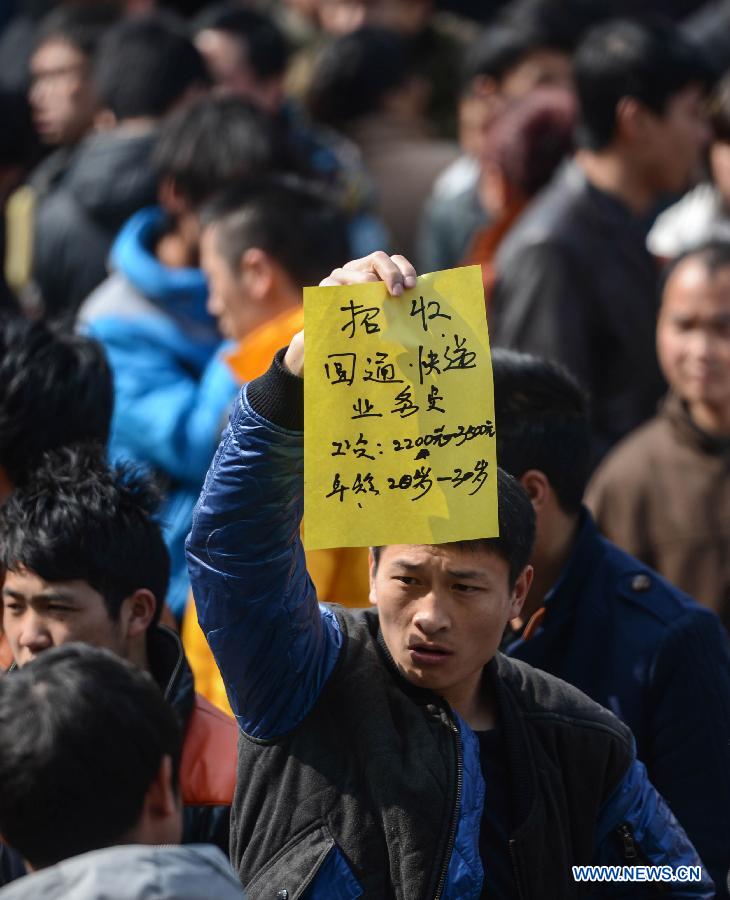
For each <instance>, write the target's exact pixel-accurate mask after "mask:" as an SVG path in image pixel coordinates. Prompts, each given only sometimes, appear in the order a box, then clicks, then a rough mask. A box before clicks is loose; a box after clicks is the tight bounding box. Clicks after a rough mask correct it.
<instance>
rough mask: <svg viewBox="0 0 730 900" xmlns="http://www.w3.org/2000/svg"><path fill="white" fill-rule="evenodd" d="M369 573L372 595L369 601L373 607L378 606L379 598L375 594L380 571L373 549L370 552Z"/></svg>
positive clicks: (370, 594)
mask: <svg viewBox="0 0 730 900" xmlns="http://www.w3.org/2000/svg"><path fill="white" fill-rule="evenodd" d="M368 571H369V573H370V593H369V594H368V599H369V600H370V602H371V603H372V605H373V606H377V605H378V598H377V596H376V594H375V575H376V573H377V571H378V565H377V563H376V562H375V554H374V553H373V550H372V547H371V548H370V549H369V550H368Z"/></svg>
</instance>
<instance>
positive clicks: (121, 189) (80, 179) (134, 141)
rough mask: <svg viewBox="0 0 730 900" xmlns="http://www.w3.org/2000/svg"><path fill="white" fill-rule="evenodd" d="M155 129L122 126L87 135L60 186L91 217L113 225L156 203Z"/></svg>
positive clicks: (118, 224) (116, 225) (117, 225)
mask: <svg viewBox="0 0 730 900" xmlns="http://www.w3.org/2000/svg"><path fill="white" fill-rule="evenodd" d="M156 137H157V132H156V130H154V129H150V130H148V131H143V132H139V131H134V132H126V131H125V130H124V129H123V128H122V129H115V130H113V131H106V132H99V133H95V134H92V135H90V136H89V137H87V138H86V139H85V140H84V141H83V142H82V143H81V144H80V145H79V147H78V150H77V151H76V154H75V155H74V158H73V160H72V162H71V164H70V166H69V168H68V171H67V172H66V174H65V177H64V178H63V187H64V188H65V190H67V191H69V193H71V194H72V195H73V197H74V199H75V200H76V202H77V203H78V204H79V205H80V206H81V207H82V208H83V209H84V210H86V212H87V213H88V214H89V215H90V216H91V217H92V218H94V219H96V220H97V221H99V222H102V223H104V224H107V225H110V226H112V227H114V228H117V227H119V226H120V225H121V224H122V223H123V222H124V221H125V220H126V219H128V218H129V216H131V215H132V213H133V212H135V211H136V210H138V209H140V208H141V207H143V206H149V205H150V204H151V203H155V202H156V199H157V174H156V172H155V170H154V168H153V166H152V163H151V156H152V148H153V146H154V143H155V140H156Z"/></svg>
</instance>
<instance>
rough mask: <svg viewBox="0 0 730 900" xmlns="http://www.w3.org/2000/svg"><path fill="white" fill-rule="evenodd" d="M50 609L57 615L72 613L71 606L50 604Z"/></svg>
mask: <svg viewBox="0 0 730 900" xmlns="http://www.w3.org/2000/svg"><path fill="white" fill-rule="evenodd" d="M48 609H49V611H50V612H55V613H63V612H70V611H71V607H70V606H64V605H63V604H62V603H49V604H48Z"/></svg>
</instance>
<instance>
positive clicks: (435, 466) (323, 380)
mask: <svg viewBox="0 0 730 900" xmlns="http://www.w3.org/2000/svg"><path fill="white" fill-rule="evenodd" d="M304 315H305V335H306V347H307V351H306V352H307V362H306V377H305V380H304V401H305V432H304V434H305V529H304V534H305V540H306V544H307V547H309V548H322V547H348V546H367V545H373V544H391V543H443V542H446V541H455V540H469V539H474V538H480V537H490V536H493V535H496V534H497V533H498V526H497V497H496V465H497V464H496V455H495V432H494V424H493V422H494V400H493V387H492V369H491V359H490V355H489V341H488V336H487V323H486V317H485V313H484V296H483V292H482V281H481V272H480V270H479V267H477V266H471V267H468V268H463V269H451V270H447V271H444V272H435V273H433V274H431V275H425V276H422V277H421V278H419V279H418V283H417V284H416V287H415V288H414V289H413V290H410V291H406V292H405V294H404V295H403V296H401V297H390V296H389V295H388V294H387V291H386V289H385V287H384V286H383V285H382V284H362V285H353V286H349V287H328V288H307V289H306V290H305V293H304Z"/></svg>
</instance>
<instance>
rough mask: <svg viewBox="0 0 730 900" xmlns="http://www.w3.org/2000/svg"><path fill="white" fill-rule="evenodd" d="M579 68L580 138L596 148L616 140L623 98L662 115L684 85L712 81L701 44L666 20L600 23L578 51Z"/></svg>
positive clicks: (576, 68)
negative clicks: (632, 100)
mask: <svg viewBox="0 0 730 900" xmlns="http://www.w3.org/2000/svg"><path fill="white" fill-rule="evenodd" d="M574 72H575V82H576V90H577V93H578V99H579V102H580V117H579V125H578V141H579V143H580V144H581V145H582V146H585V147H588V148H590V149H593V150H600V149H602V148H603V147H606V146H607V145H608V144H610V143H611V141H612V140H613V138H614V135H615V130H616V110H617V108H618V104H619V101H620V100H621V99H622V98H624V97H633V98H635V99H636V100H638V101H640V102H641V103H643V104H644V105H645V106H646V107H648V109H650V110H651V111H652V112H654V113H656V114H658V115H662V114H663V113H664V111H665V109H666V106H667V103H668V101H669V100H671V98H672V97H674V96H676V95H677V94H678V93H679V92H680V91H682V90H683V89H684V88H687V87H689V86H690V85H692V84H697V85H699V86H701V87H705V88H706V87H707V86H709V84H710V82H711V80H712V79H711V74H710V72H709V70H708V69H707V67H706V66H705V64H704V63H703V62H702V59H701V57H700V54H699V51H698V50H697V48H696V47H695V46H694V45H693V44H692V43H691V42H690V41H689V40H688V39H687V38H685V37H684V36H683V35H682V33H681V31H680V30H679V28H677V27H676V26H675V25H673V24H672V23H671V22H668V21H666V20H663V19H656V20H655V19H643V20H635V19H614V20H613V21H610V22H604V23H603V24H601V25H597V26H596V27H595V28H593V29H591V30H590V31H589V32H588V34H587V35H586V36H585V37H584V38H583V40H582V41H581V43H580V45H579V47H578V49H577V50H576V53H575V59H574Z"/></svg>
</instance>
